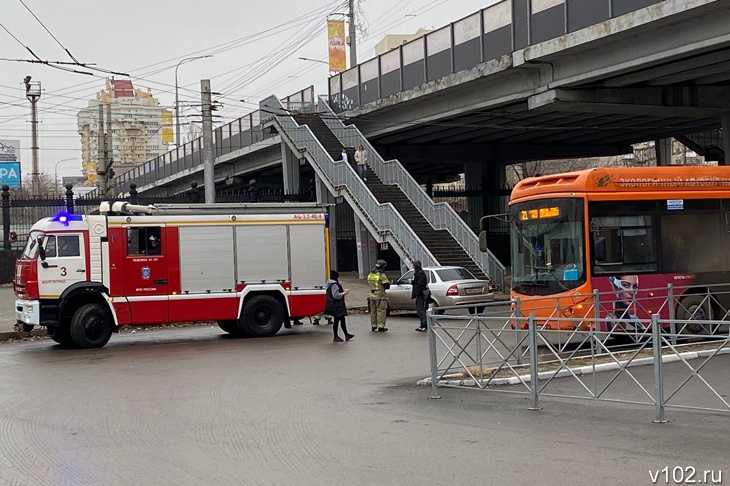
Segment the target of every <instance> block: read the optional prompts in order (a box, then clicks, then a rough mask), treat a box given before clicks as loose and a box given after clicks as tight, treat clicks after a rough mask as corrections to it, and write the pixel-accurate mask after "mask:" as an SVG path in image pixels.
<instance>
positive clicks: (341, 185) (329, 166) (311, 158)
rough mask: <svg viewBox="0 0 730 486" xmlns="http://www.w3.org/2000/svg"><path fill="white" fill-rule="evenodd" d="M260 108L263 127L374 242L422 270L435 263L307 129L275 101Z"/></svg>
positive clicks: (387, 205) (389, 209)
mask: <svg viewBox="0 0 730 486" xmlns="http://www.w3.org/2000/svg"><path fill="white" fill-rule="evenodd" d="M260 105H261V111H262V113H265V112H266V113H269V114H270V116H269V118H268V119H267V120H266V123H267V124H268V123H273V124H275V125H276V127H277V129H278V131H279V134H280V135H281V137H282V140H284V141H286V142H287V143H288V144H289V146H290V148H291V149H292V150H293V151H294V152H295V153H300V154H301V157H305V158H306V159H307V160H308V162H309V163H310V164H311V166H312V167H313V168H314V170H315V172H316V173H317V175H318V176H319V177H320V178H321V179H322V181H323V182H324V184H325V185H326V186H327V188H328V189H329V191H330V192H331V193H332V194H334V195H335V196H343V197H344V198H345V199H346V200H347V202H348V203H349V204H350V206H352V208H353V209H354V211H355V213H356V214H357V215H358V217H359V218H360V220H362V222H363V223H364V224H365V225H366V226H367V227H368V228H369V230H370V232H371V233H372V234H373V235H375V236H376V238H377V239H379V240H380V241H387V242H388V243H389V244H390V245H391V246H392V247H393V248H394V249H395V250H396V252H397V253H398V254H399V255H400V256H401V257H402V258H404V259H409V260H410V261H413V260H420V261H421V262H423V264H424V266H425V265H436V264H437V263H438V261H437V260H436V258H435V257H434V256H433V254H432V253H431V252H430V251H429V249H428V248H427V247H426V245H425V244H424V243H423V242H422V241H421V239H420V238H418V236H417V235H416V233H415V232H414V231H413V230H412V229H411V227H410V226H409V225H408V223H407V222H406V221H405V220H404V219H403V217H402V216H401V215H400V213H398V211H397V210H396V209H395V208H394V207H393V205H392V204H391V203H384V204H381V203H379V202H378V200H377V199H375V197H374V196H373V195H372V193H371V192H370V190H368V188H367V186H365V183H364V182H363V181H362V179H360V177H359V176H358V175H357V173H356V172H355V170H354V169H353V168H352V166H350V164H347V163H344V162H342V161H335V160H333V159H332V157H331V156H330V155H329V153H328V152H327V150H325V148H324V147H323V146H322V144H321V143H320V141H319V140H318V139H317V137H316V136H315V135H314V133H312V131H311V130H310V128H309V127H308V126H306V125H303V126H300V125H299V124H298V123H297V122H296V121H295V120H294V118H293V117H292V116H291V115H290V114H289V113H288V111H287V110H285V109H284V107H283V106H282V104H281V103H280V102H279V100H278V99H277V98H276V97H274V96H270V97H269V98H266V99H265V100H263V101H261V103H260Z"/></svg>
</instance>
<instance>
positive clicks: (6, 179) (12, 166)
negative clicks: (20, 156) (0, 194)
mask: <svg viewBox="0 0 730 486" xmlns="http://www.w3.org/2000/svg"><path fill="white" fill-rule="evenodd" d="M20 176H21V173H20V162H0V187H2V186H4V185H5V184H7V185H8V186H10V189H20Z"/></svg>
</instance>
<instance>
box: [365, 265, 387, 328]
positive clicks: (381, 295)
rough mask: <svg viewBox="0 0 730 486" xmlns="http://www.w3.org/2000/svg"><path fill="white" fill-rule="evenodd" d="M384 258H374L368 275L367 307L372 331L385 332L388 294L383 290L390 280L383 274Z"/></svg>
mask: <svg viewBox="0 0 730 486" xmlns="http://www.w3.org/2000/svg"><path fill="white" fill-rule="evenodd" d="M387 265H388V264H387V263H386V262H385V260H376V261H375V267H373V269H372V270H371V271H370V274H369V275H368V287H370V295H369V296H368V307H369V309H370V328H371V330H372V331H378V332H385V331H387V330H388V328H387V327H385V319H386V317H387V313H388V295H387V294H386V293H385V290H386V289H388V288H390V280H388V276H387V275H385V267H386V266H387Z"/></svg>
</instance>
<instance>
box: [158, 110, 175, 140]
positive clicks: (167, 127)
mask: <svg viewBox="0 0 730 486" xmlns="http://www.w3.org/2000/svg"><path fill="white" fill-rule="evenodd" d="M160 124H161V125H162V143H174V142H175V140H174V138H173V134H172V111H170V110H162V113H160Z"/></svg>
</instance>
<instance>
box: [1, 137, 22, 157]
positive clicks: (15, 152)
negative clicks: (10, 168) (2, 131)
mask: <svg viewBox="0 0 730 486" xmlns="http://www.w3.org/2000/svg"><path fill="white" fill-rule="evenodd" d="M0 162H20V140H3V139H0Z"/></svg>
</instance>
